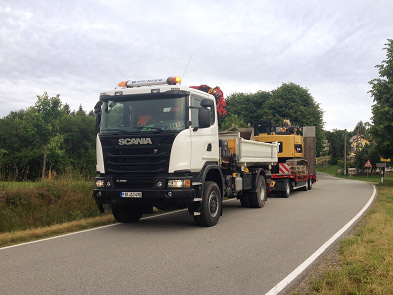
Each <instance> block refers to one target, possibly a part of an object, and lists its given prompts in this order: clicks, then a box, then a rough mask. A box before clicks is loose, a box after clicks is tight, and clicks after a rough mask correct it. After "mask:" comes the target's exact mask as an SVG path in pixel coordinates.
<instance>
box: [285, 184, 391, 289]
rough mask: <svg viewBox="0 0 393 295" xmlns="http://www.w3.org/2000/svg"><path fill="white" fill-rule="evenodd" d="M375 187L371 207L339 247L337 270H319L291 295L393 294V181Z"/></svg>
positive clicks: (335, 268) (328, 268)
mask: <svg viewBox="0 0 393 295" xmlns="http://www.w3.org/2000/svg"><path fill="white" fill-rule="evenodd" d="M377 188H378V197H377V200H376V201H375V203H374V204H373V207H372V208H371V209H370V211H369V212H368V213H367V214H366V216H365V218H364V219H363V221H362V222H361V223H360V224H359V225H358V226H357V227H356V229H355V230H354V231H353V232H352V236H351V235H350V236H349V237H347V238H345V239H343V240H342V241H341V242H340V244H339V247H338V253H337V254H338V258H337V262H338V267H334V268H333V269H332V268H330V267H328V266H326V267H325V269H323V268H322V272H321V273H319V272H318V275H316V276H315V277H313V275H311V279H310V280H309V282H308V283H307V286H306V287H305V288H304V287H303V288H302V290H299V288H298V289H295V290H294V291H293V292H292V294H393V179H392V178H391V177H389V178H387V179H386V181H385V183H384V184H378V185H377ZM325 262H326V259H325ZM323 264H324V262H322V265H323ZM328 264H329V263H328V262H327V263H326V265H328Z"/></svg>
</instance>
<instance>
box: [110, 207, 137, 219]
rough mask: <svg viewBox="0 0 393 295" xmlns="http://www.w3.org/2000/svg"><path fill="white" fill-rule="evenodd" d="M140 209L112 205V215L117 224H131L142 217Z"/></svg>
mask: <svg viewBox="0 0 393 295" xmlns="http://www.w3.org/2000/svg"><path fill="white" fill-rule="evenodd" d="M142 213H143V210H142V208H138V207H132V206H127V205H112V214H113V217H115V219H116V221H117V222H122V223H133V222H137V221H138V220H139V219H141V217H142Z"/></svg>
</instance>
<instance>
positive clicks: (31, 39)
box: [0, 0, 393, 129]
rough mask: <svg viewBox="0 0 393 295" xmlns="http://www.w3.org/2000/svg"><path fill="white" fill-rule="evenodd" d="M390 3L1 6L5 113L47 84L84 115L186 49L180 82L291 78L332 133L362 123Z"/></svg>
mask: <svg viewBox="0 0 393 295" xmlns="http://www.w3.org/2000/svg"><path fill="white" fill-rule="evenodd" d="M392 10H393V3H391V2H388V1H373V2H370V1H345V2H340V1H329V2H324V3H321V2H315V1H296V2H293V1H275V2H271V1H251V2H250V1H248V2H244V1H187V2H184V3H183V2H178V1H174V0H172V1H165V2H162V1H148V2H146V1H132V2H130V1H125V0H124V1H106V0H105V1H104V0H101V1H21V0H20V1H11V2H9V3H7V5H5V4H0V26H1V28H2V29H1V32H2V34H1V35H0V41H1V44H4V46H1V47H0V102H2V103H3V104H2V105H3V107H2V109H0V117H2V116H5V115H7V114H8V113H9V111H11V110H15V109H19V108H24V107H28V106H30V105H32V104H33V103H34V101H35V96H36V95H41V94H42V93H43V92H44V91H48V93H49V95H55V94H57V93H60V95H61V96H60V97H61V98H62V101H63V103H69V104H70V105H71V107H72V108H77V107H78V106H79V104H80V103H81V104H82V105H83V107H84V108H85V109H86V110H89V109H91V108H92V107H93V105H94V104H95V102H96V100H97V98H98V95H99V93H100V92H101V91H102V90H105V89H111V88H114V87H115V86H116V84H117V83H118V82H119V81H122V80H127V79H133V78H136V79H138V78H149V77H165V76H167V75H173V74H178V75H182V74H183V72H184V70H185V68H186V65H187V63H188V61H189V59H190V56H192V59H191V62H190V64H189V66H188V69H187V72H186V74H185V77H184V84H188V83H189V84H191V85H198V84H202V83H204V84H211V86H213V85H214V86H215V85H219V86H220V87H221V88H222V89H223V91H224V93H226V94H230V93H231V92H250V91H252V92H254V91H257V90H272V89H274V88H276V87H278V86H280V85H281V83H283V82H284V83H285V82H294V83H297V84H299V85H300V86H302V87H305V88H308V89H309V90H310V92H311V94H312V95H313V97H314V98H315V99H316V101H317V102H319V103H321V107H322V108H323V109H324V110H325V122H326V128H327V129H332V128H347V129H351V128H353V127H354V126H355V124H356V122H357V121H360V120H363V121H367V120H369V117H370V107H371V104H372V101H371V99H370V96H369V94H368V93H367V91H368V90H369V85H368V84H367V83H368V81H370V80H371V79H373V78H376V77H377V76H378V72H377V71H376V69H375V68H374V66H375V65H376V64H379V63H380V62H381V61H382V60H383V59H384V54H385V52H384V51H382V50H381V49H382V47H383V44H384V42H385V41H386V39H387V38H391V37H392V36H391V31H390V28H391V27H392V25H393V19H392V18H391V16H390V14H391V11H392ZM5 102H7V103H6V104H4V103H5ZM348 106H351V108H350V110H351V112H352V111H353V114H352V115H350V116H345V114H346V110H345V109H347V110H348ZM344 118H345V119H344Z"/></svg>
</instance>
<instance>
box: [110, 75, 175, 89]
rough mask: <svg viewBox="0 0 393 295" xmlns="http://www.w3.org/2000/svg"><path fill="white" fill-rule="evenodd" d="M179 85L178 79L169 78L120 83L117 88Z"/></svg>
mask: <svg viewBox="0 0 393 295" xmlns="http://www.w3.org/2000/svg"><path fill="white" fill-rule="evenodd" d="M180 83H181V79H180V77H169V78H168V79H148V80H128V81H122V82H120V83H119V84H117V86H119V87H122V88H132V87H140V86H151V85H163V84H168V85H177V84H180Z"/></svg>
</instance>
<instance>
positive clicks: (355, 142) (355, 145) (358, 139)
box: [349, 134, 370, 157]
mask: <svg viewBox="0 0 393 295" xmlns="http://www.w3.org/2000/svg"><path fill="white" fill-rule="evenodd" d="M349 142H350V149H349V157H355V154H356V152H358V151H360V150H362V148H363V147H364V146H365V145H366V144H370V141H369V140H368V139H366V138H364V136H363V135H361V134H359V135H354V136H352V137H351V139H350V140H349Z"/></svg>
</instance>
